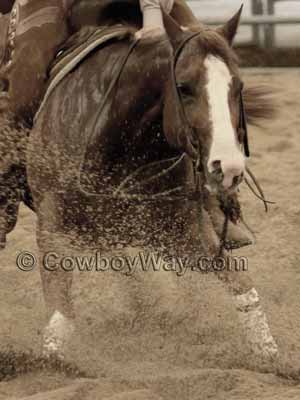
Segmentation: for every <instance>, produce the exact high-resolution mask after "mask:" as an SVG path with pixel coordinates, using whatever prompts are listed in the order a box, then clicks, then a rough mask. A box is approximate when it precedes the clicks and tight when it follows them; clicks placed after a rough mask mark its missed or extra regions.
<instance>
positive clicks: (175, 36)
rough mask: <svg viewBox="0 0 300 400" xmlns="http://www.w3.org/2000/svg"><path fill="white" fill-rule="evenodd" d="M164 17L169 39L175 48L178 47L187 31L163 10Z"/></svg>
mask: <svg viewBox="0 0 300 400" xmlns="http://www.w3.org/2000/svg"><path fill="white" fill-rule="evenodd" d="M163 18H164V25H165V29H166V32H167V35H168V37H169V40H170V42H171V44H172V46H173V48H175V49H176V47H177V46H178V44H179V43H181V42H182V40H183V38H184V37H185V35H186V33H185V31H184V30H183V29H182V28H181V26H180V25H178V23H177V22H176V21H175V20H174V19H173V18H172V17H171V16H170V15H168V14H167V13H165V12H164V11H163Z"/></svg>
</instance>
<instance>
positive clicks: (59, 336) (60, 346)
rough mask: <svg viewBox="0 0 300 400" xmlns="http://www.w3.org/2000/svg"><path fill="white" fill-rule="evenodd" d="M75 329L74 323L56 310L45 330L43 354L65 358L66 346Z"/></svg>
mask: <svg viewBox="0 0 300 400" xmlns="http://www.w3.org/2000/svg"><path fill="white" fill-rule="evenodd" d="M74 330H75V327H74V324H73V323H72V322H71V321H70V320H69V319H67V318H65V317H64V316H63V315H62V314H61V313H60V312H59V311H55V313H54V314H53V316H52V318H51V319H50V321H49V324H48V325H47V326H46V328H45V331H44V338H43V339H44V340H43V355H44V356H46V357H49V356H50V355H52V354H54V355H56V356H57V357H59V358H61V359H62V358H64V347H65V345H66V343H67V342H68V340H69V339H70V337H71V336H72V334H73V332H74Z"/></svg>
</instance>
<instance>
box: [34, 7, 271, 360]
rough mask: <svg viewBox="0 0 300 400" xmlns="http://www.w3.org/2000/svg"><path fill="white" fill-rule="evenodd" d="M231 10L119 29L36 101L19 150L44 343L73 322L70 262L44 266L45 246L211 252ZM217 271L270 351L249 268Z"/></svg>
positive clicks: (55, 343)
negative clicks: (202, 20)
mask: <svg viewBox="0 0 300 400" xmlns="http://www.w3.org/2000/svg"><path fill="white" fill-rule="evenodd" d="M239 18H240V12H239V13H238V14H236V15H235V16H234V17H233V18H232V19H231V20H230V21H229V22H228V23H227V24H226V25H225V26H224V27H222V28H221V29H218V30H212V29H208V28H206V27H202V26H198V27H197V28H195V30H194V31H191V30H182V29H181V28H180V27H179V26H178V25H177V24H176V23H174V21H172V19H171V18H166V27H167V32H168V38H167V37H164V38H161V39H160V40H157V41H156V42H155V43H153V42H147V41H144V42H141V43H138V44H137V45H136V46H135V47H134V46H133V45H132V43H133V39H132V30H131V29H130V28H124V29H127V30H128V34H127V36H126V37H125V38H124V39H123V40H119V41H113V42H112V43H110V45H106V46H103V47H101V48H100V49H98V50H96V51H94V52H93V53H92V54H90V55H89V57H88V58H87V59H85V60H84V61H83V62H82V63H81V64H80V65H79V66H78V67H77V68H76V69H74V70H73V71H72V73H70V74H69V75H68V76H67V77H66V78H65V79H64V80H63V81H62V82H61V83H60V84H59V85H58V86H57V87H56V89H55V90H54V91H53V92H52V94H51V95H50V96H49V98H48V99H47V101H46V103H45V104H44V106H43V108H42V110H41V112H40V113H39V115H38V118H37V121H36V125H35V127H34V130H33V132H32V134H31V135H30V146H29V150H28V157H27V159H28V176H29V183H30V188H31V190H32V193H33V197H34V203H35V207H36V212H37V216H38V228H37V238H38V243H39V248H40V251H41V254H42V258H41V260H42V265H41V276H42V282H43V290H44V295H45V301H46V304H47V306H48V308H49V313H50V316H51V318H50V321H49V324H48V326H47V327H46V329H45V335H44V350H45V353H46V354H49V353H52V352H54V353H55V354H58V355H61V354H62V353H63V348H64V345H65V343H66V341H68V340H69V339H70V335H71V333H72V332H73V329H74V325H73V318H74V309H73V305H72V301H71V284H72V273H70V272H69V273H66V272H65V271H64V270H63V269H62V268H56V269H55V270H53V269H52V268H49V265H48V264H47V262H46V259H47V255H48V254H49V253H50V252H55V254H56V255H57V256H61V257H63V256H64V255H68V253H67V252H68V250H67V248H66V243H68V245H70V246H72V245H74V243H75V244H76V245H78V242H80V243H81V245H84V246H85V247H86V246H89V247H90V248H97V249H105V250H112V249H114V248H115V245H118V246H120V244H122V245H123V246H124V247H126V246H132V247H139V248H140V247H142V248H143V249H148V250H150V251H154V250H155V251H159V252H160V253H161V255H165V254H167V255H170V254H171V255H172V256H177V257H189V259H190V264H191V266H192V265H194V263H195V262H196V260H197V259H198V258H199V257H200V256H203V255H205V256H208V257H211V258H213V257H215V256H217V255H218V254H219V250H220V240H219V238H218V236H217V235H216V233H215V230H214V228H213V224H212V222H211V219H210V216H209V214H208V213H207V211H206V202H207V201H209V199H210V197H211V196H212V194H211V193H212V192H213V193H214V194H217V195H218V196H220V198H222V199H225V200H224V202H226V198H227V195H228V193H232V192H234V191H235V190H236V189H237V187H238V185H239V183H240V182H241V180H242V178H243V175H244V172H245V157H244V155H243V152H242V141H243V138H242V135H241V132H240V130H239V127H240V120H241V91H242V88H243V83H242V81H241V78H240V75H239V70H238V65H237V58H236V56H235V54H234V52H233V50H232V48H231V44H232V41H233V39H234V36H235V34H236V31H237V27H238V23H239ZM129 49H130V51H131V54H130V56H129V57H128V59H127V58H126V56H127V55H128V51H129ZM125 60H126V62H125ZM120 65H121V66H122V67H123V68H122V73H120V74H119V72H120ZM116 76H118V79H115V78H116ZM112 82H114V85H113V86H112ZM107 93H108V94H109V95H108V96H106V94H107ZM253 95H254V92H252V96H250V97H249V95H247V92H246V91H245V99H246V101H245V107H246V110H247V111H248V116H249V119H251V118H252V119H255V117H257V116H259V115H260V114H261V107H262V103H261V102H260V97H259V96H257V97H254V96H253ZM69 251H70V250H69ZM223 257H224V258H225V259H226V260H227V257H228V256H227V254H223ZM216 273H217V275H218V277H219V279H221V280H222V281H223V282H224V283H226V285H227V286H228V287H229V289H230V291H231V293H232V294H233V297H234V301H235V302H236V305H237V309H238V311H239V315H240V317H241V321H242V324H243V326H244V328H245V332H246V334H247V337H248V339H249V342H250V344H251V346H252V348H253V351H255V352H256V353H259V354H261V355H264V356H266V357H274V356H275V355H276V354H277V346H276V343H275V341H274V339H273V337H272V335H271V333H270V330H269V327H268V324H267V321H266V317H265V314H264V312H263V311H262V308H261V306H260V301H259V297H258V294H257V292H256V290H255V289H254V285H253V283H252V282H251V280H250V278H248V277H245V276H243V277H242V276H241V275H242V274H234V273H230V272H228V271H224V270H223V271H222V272H220V271H216Z"/></svg>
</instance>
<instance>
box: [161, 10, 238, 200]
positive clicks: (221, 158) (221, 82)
mask: <svg viewBox="0 0 300 400" xmlns="http://www.w3.org/2000/svg"><path fill="white" fill-rule="evenodd" d="M240 15H241V10H240V11H239V12H238V13H237V14H236V15H235V16H234V17H233V18H232V19H231V20H230V21H229V22H228V23H227V24H226V25H225V26H223V27H222V28H219V29H217V30H213V29H209V28H205V27H200V26H199V27H197V28H196V30H183V29H181V28H180V27H179V26H178V25H176V24H175V22H174V21H172V20H171V19H170V18H167V17H166V26H167V31H168V35H169V38H170V41H171V43H172V46H173V48H174V63H173V66H172V79H171V80H170V82H169V83H168V85H167V87H166V92H165V107H164V131H165V134H166V137H167V140H168V142H169V143H170V144H171V145H173V146H175V147H177V148H180V149H181V150H183V151H185V152H186V153H187V154H188V155H190V156H191V157H192V158H194V159H197V158H199V160H200V162H201V164H202V167H203V170H204V172H205V176H206V184H207V186H208V187H209V188H210V189H211V190H213V191H215V192H223V191H233V190H234V189H236V188H237V186H238V184H239V183H240V182H241V180H242V178H243V175H244V171H245V156H244V154H243V149H242V138H241V137H240V136H241V135H240V133H241V132H240V130H239V125H240V118H241V114H240V113H241V109H240V108H241V91H242V88H243V83H242V81H241V79H240V76H239V71H238V65H237V58H236V56H235V54H234V52H233V50H232V48H231V44H232V42H233V39H234V37H235V35H236V32H237V28H238V25H239V20H240Z"/></svg>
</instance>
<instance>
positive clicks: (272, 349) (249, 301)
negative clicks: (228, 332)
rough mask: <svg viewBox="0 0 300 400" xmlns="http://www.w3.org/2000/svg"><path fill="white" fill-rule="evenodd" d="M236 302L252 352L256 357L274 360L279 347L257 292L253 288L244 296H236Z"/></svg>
mask: <svg viewBox="0 0 300 400" xmlns="http://www.w3.org/2000/svg"><path fill="white" fill-rule="evenodd" d="M235 300H236V305H237V309H238V311H239V317H240V320H241V323H242V326H243V328H244V330H245V333H246V337H247V340H248V342H249V344H250V346H251V349H252V351H253V352H254V353H255V354H256V355H260V356H263V357H265V358H269V359H270V358H271V359H274V358H275V357H276V356H277V354H278V347H277V344H276V342H275V340H274V338H273V336H272V334H271V331H270V327H269V325H268V321H267V317H266V315H265V313H264V311H263V309H262V307H261V305H260V302H259V296H258V293H257V291H256V290H255V289H254V288H253V289H251V290H250V291H249V292H247V293H245V294H243V295H239V296H236V297H235Z"/></svg>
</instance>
